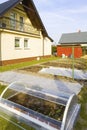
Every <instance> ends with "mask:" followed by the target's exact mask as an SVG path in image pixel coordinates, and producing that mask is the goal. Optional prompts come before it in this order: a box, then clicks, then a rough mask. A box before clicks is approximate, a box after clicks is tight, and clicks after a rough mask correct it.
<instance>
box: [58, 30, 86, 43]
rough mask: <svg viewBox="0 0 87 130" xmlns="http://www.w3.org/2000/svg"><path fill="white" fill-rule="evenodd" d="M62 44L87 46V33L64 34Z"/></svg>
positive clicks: (61, 39) (60, 41)
mask: <svg viewBox="0 0 87 130" xmlns="http://www.w3.org/2000/svg"><path fill="white" fill-rule="evenodd" d="M59 43H60V44H65V45H66V44H87V32H77V33H66V34H62V36H61V38H60V40H59Z"/></svg>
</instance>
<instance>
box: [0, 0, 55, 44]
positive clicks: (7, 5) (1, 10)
mask: <svg viewBox="0 0 87 130" xmlns="http://www.w3.org/2000/svg"><path fill="white" fill-rule="evenodd" d="M19 3H20V4H21V5H22V6H23V8H24V10H25V12H26V13H27V16H28V17H29V19H30V20H31V23H32V25H33V26H34V27H35V28H37V29H38V30H41V31H42V33H43V36H46V37H48V38H49V39H50V40H51V41H53V40H52V39H51V38H50V37H49V36H48V33H47V31H46V29H45V27H44V25H43V22H42V20H41V18H40V16H39V14H38V11H37V9H36V7H35V5H34V2H33V0H8V1H7V2H4V3H2V4H0V17H2V16H3V15H4V14H5V13H6V12H7V11H8V10H10V9H11V8H14V7H15V6H16V5H17V4H19Z"/></svg>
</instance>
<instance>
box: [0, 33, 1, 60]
mask: <svg viewBox="0 0 87 130" xmlns="http://www.w3.org/2000/svg"><path fill="white" fill-rule="evenodd" d="M0 62H1V32H0Z"/></svg>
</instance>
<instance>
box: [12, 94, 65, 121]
mask: <svg viewBox="0 0 87 130" xmlns="http://www.w3.org/2000/svg"><path fill="white" fill-rule="evenodd" d="M9 100H10V101H12V102H15V103H17V104H20V105H22V106H24V107H27V108H29V109H31V110H34V111H36V112H38V113H41V114H43V115H46V116H48V117H51V118H53V119H55V120H58V121H62V118H63V113H64V110H65V106H63V105H59V104H56V103H53V102H50V101H47V100H44V99H41V98H38V97H34V96H31V95H28V94H24V93H19V94H17V95H15V96H13V97H11V98H10V99H9Z"/></svg>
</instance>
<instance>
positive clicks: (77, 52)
mask: <svg viewBox="0 0 87 130" xmlns="http://www.w3.org/2000/svg"><path fill="white" fill-rule="evenodd" d="M72 47H74V57H75V58H79V57H81V56H82V55H83V50H84V48H85V52H86V49H87V32H80V31H79V32H76V33H66V34H62V36H61V38H60V40H59V45H58V46H57V55H58V56H62V55H63V54H64V55H65V56H67V57H71V56H72V53H73V52H72Z"/></svg>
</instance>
